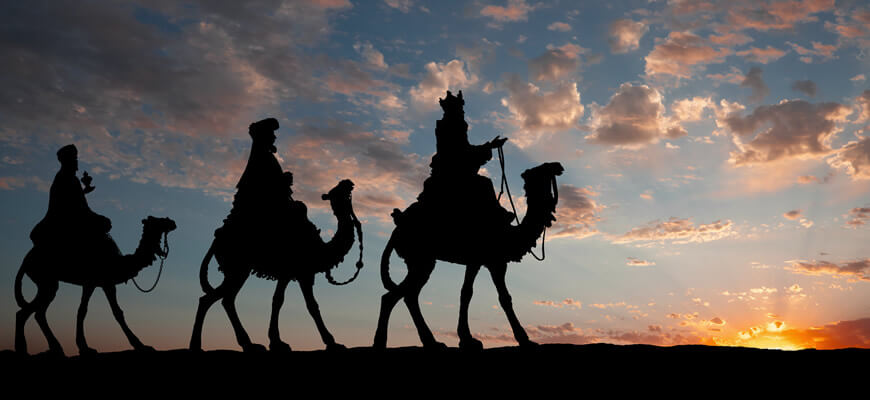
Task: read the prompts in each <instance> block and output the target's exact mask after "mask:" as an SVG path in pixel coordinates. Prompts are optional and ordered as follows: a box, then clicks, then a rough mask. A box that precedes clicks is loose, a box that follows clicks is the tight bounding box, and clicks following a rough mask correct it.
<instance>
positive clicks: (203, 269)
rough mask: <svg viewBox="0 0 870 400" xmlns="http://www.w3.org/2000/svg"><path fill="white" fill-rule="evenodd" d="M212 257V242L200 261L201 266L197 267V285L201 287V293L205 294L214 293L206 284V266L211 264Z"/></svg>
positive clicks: (209, 285)
mask: <svg viewBox="0 0 870 400" xmlns="http://www.w3.org/2000/svg"><path fill="white" fill-rule="evenodd" d="M212 256H214V241H212V242H211V246H209V247H208V251H207V252H206V253H205V257H203V259H202V265H200V267H199V285H200V286H202V291H203V292H205V293H211V292H214V288H213V287H212V286H211V284H210V283H208V264H209V263H210V262H211V258H212Z"/></svg>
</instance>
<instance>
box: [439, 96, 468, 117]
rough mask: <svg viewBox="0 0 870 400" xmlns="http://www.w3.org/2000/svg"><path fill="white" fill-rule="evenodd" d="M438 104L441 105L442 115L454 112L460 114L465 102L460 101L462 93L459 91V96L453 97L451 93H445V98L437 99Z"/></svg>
mask: <svg viewBox="0 0 870 400" xmlns="http://www.w3.org/2000/svg"><path fill="white" fill-rule="evenodd" d="M438 103H439V104H441V109H442V110H444V114H451V113H454V112H459V113H462V112H463V111H462V106H464V105H465V100H462V91H461V90H460V91H459V96H454V95H453V93H450V91H449V90H448V91H447V96H446V97H444V98H443V99H438Z"/></svg>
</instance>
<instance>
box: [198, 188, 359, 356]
mask: <svg viewBox="0 0 870 400" xmlns="http://www.w3.org/2000/svg"><path fill="white" fill-rule="evenodd" d="M352 191H353V182H352V181H350V180H349V179H345V180H343V181H341V182H339V183H338V185H336V186H335V187H334V188H333V189H332V190H330V191H329V193H327V194H324V195H323V196H322V199H323V200H329V203H330V206H331V207H332V211H333V214H334V215H335V217H336V219H337V221H338V223H337V229H336V232H335V235H333V237H332V239H330V240H329V241H328V242H323V240H322V239H321V238H320V235H316V237H314V238H310V239H311V240H309V241H308V243H314V245H312V246H310V247H306V248H300V244H299V243H288V244H287V246H286V247H284V248H281V249H276V252H277V253H278V254H279V255H278V256H276V257H271V258H268V259H267V260H266V261H262V260H261V261H259V262H258V261H256V260H252V256H253V255H252V254H250V253H251V251H250V249H247V248H243V247H241V246H237V245H234V243H231V242H230V241H228V240H227V241H222V240H221V237H220V236H217V237H216V238H215V240H214V241H213V242H212V244H211V247H209V249H208V252H207V253H206V255H205V258H204V259H203V261H202V266H201V268H200V284H201V286H202V290H203V292H205V294H204V295H203V296H202V297H200V299H199V307H198V308H197V311H196V320H195V322H194V325H193V335H192V336H191V339H190V350H193V351H202V325H203V322H204V320H205V315H206V313H207V312H208V309H209V307H211V306H212V305H213V304H214V303H215V302H217V301H218V300H221V304H222V305H223V307H224V310H226V312H227V316H228V317H229V319H230V323H231V324H232V327H233V330H234V331H235V334H236V340H237V342H238V343H239V346H241V347H242V350H243V351H245V352H262V351H265V350H266V348H265V347H264V346H262V345H260V344H256V343H252V342H251V339H250V337H249V336H248V333H247V332H246V331H245V328H244V327H243V326H242V323H241V321H240V320H239V316H238V313H237V312H236V306H235V299H236V295H237V294H238V293H239V290H241V288H242V285H244V283H245V281H246V280H247V279H248V276H249V275H251V274H252V273H254V274H257V275H258V276H260V277H266V278H271V279H275V280H277V281H278V284H277V286H276V288H275V294H274V296H273V297H272V314H271V318H270V322H269V350H271V351H275V352H289V351H291V348H290V346H289V345H288V344H287V343H284V342H283V341H282V340H281V335H280V333H279V330H278V316H279V314H280V311H281V307H282V306H283V305H284V292H285V290H286V289H287V285H288V284H289V283H290V281H291V280H296V281H298V282H299V287H300V288H301V289H302V295H303V297H304V299H305V305H306V307H307V309H308V312H309V314H311V317H312V318H313V319H314V323H315V325H316V326H317V330H318V332H319V333H320V337H321V339H322V340H323V343H324V344H325V345H326V349H327V350H340V349H344V348H345V347H344V346H343V345H341V344H339V343H336V341H335V339H334V338H333V336H332V334H331V333H329V330H327V329H326V325H324V323H323V318H322V317H321V315H320V308H319V306H318V305H317V300H315V298H314V290H313V288H314V276H315V275H316V274H317V273H319V272H325V273H326V277H327V280H329V282H330V283H332V284H336V285H340V284H346V283H350V282H351V281H352V280H353V279H355V278H356V276H357V275H356V274H355V275H354V276H353V277H351V278H350V279H349V280H348V281H346V282H343V283H337V282H335V281H334V280H333V279H332V276H331V273H330V270H331V269H332V268H335V267H337V266H338V264H339V263H341V262H342V261H343V260H344V256H345V255H346V254H347V253H348V252H349V251H350V248H351V246H352V245H353V242H354V232H353V231H354V227H356V230H357V234H358V235H359V240H360V260H359V261H358V262H357V264H356V267H357V270H356V273H357V274H358V273H359V270H360V268H362V229H361V226H360V223H359V220H358V219H357V218H356V216H355V215H354V213H353V207H352V204H351V192H352ZM212 256H214V257H215V258H216V259H217V262H218V264H219V265H220V268H219V270H221V271H222V272H223V273H224V280H223V282H222V283H221V284H220V285H218V286H217V287H212V286H211V284H209V282H208V264H209V263H210V262H211V258H212Z"/></svg>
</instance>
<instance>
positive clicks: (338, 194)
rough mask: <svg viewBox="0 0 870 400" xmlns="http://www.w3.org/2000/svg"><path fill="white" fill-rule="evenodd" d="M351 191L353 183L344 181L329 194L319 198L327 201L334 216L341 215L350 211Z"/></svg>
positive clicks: (348, 180) (347, 180)
mask: <svg viewBox="0 0 870 400" xmlns="http://www.w3.org/2000/svg"><path fill="white" fill-rule="evenodd" d="M352 191H353V181H351V180H350V179H345V180H343V181H341V182H339V183H338V185H335V187H334V188H332V190H330V191H329V193H326V194H324V195H323V196H320V197H321V198H322V199H323V200H329V203H330V205H331V206H332V211H333V212H334V213H335V214H336V215H339V214H343V213H346V212H348V211H351V212H352V209H351V195H350V194H351V192H352Z"/></svg>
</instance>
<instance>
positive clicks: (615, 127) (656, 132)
mask: <svg viewBox="0 0 870 400" xmlns="http://www.w3.org/2000/svg"><path fill="white" fill-rule="evenodd" d="M687 101H688V100H687ZM698 101H699V102H703V100H698ZM693 102H694V100H691V101H688V102H687V103H685V102H684V103H685V104H682V103H681V108H680V111H679V112H681V113H682V115H683V116H689V115H690V114H691V111H693V110H692V107H695V106H694V105H693ZM690 103H692V104H690ZM590 108H591V109H592V112H591V116H590V117H589V122H588V125H587V127H588V129H590V130H592V133H591V134H589V135H587V136H586V140H588V141H590V142H592V143H597V144H603V145H615V146H626V147H640V146H643V145H646V144H650V143H656V142H658V141H659V140H660V139H664V138H668V139H674V138H678V137H680V136H685V135H686V130H685V129H684V128H683V127H682V126H680V125H679V123H678V122H679V121H676V120H673V119H671V118H666V117H665V115H664V112H665V107H664V105H663V104H662V96H661V94H660V93H659V91H658V90H656V89H654V88H651V87H649V86H647V85H634V84H631V83H623V84H622V85H620V86H619V89H617V91H616V93H615V94H614V95H613V96H612V97H610V101H609V102H608V103H607V105H605V106H604V107H598V106H597V105H593V106H591V107H590ZM702 108H703V107H702Z"/></svg>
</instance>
